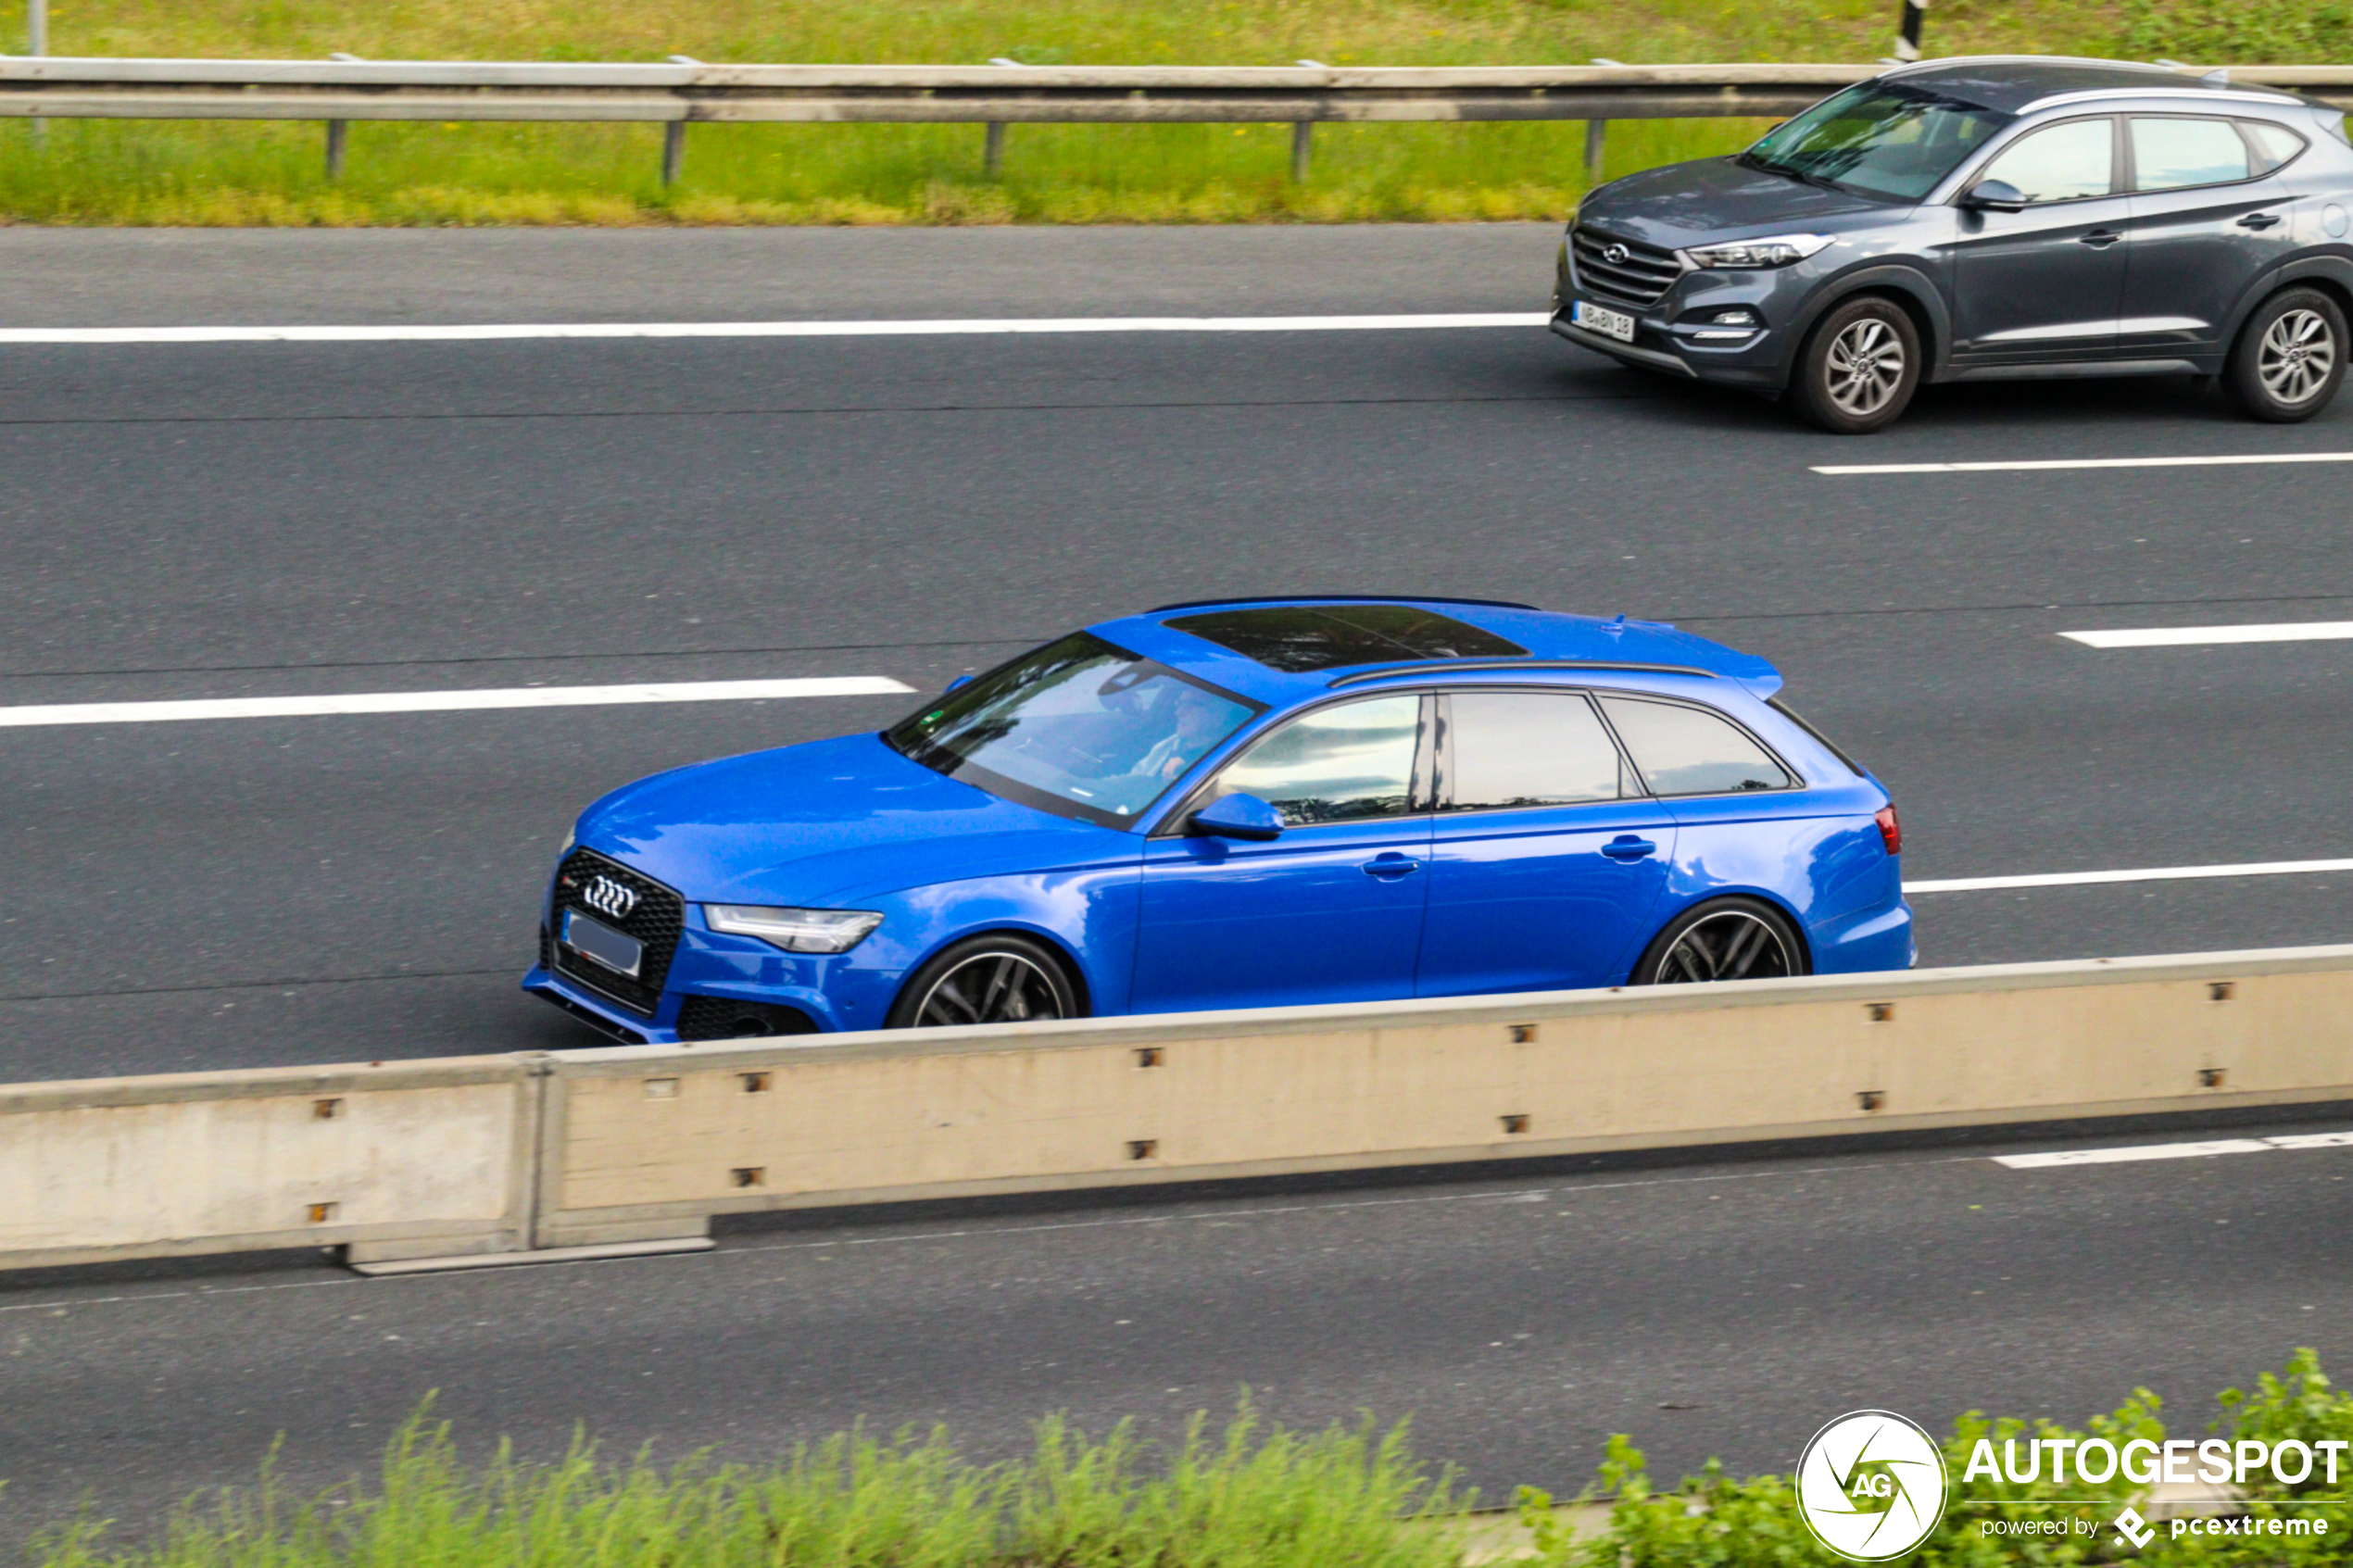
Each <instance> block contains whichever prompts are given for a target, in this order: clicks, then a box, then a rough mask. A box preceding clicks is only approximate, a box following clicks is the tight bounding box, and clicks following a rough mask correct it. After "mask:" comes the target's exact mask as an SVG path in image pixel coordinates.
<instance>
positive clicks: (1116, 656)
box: [883, 632, 1265, 827]
mask: <svg viewBox="0 0 2353 1568" xmlns="http://www.w3.org/2000/svg"><path fill="white" fill-rule="evenodd" d="M1263 711H1265V705H1264V704H1262V703H1255V702H1252V701H1251V700H1250V699H1248V698H1247V697H1240V696H1235V695H1234V694H1233V693H1231V692H1228V691H1224V690H1221V689H1220V688H1218V687H1216V686H1213V685H1211V684H1208V683H1207V682H1205V681H1200V680H1196V679H1194V678H1193V677H1192V676H1190V675H1185V674H1180V673H1178V672H1177V671H1174V670H1171V669H1169V668H1168V667H1167V666H1166V665H1164V664H1162V663H1159V662H1158V661H1156V660H1153V659H1144V658H1141V657H1139V656H1138V655H1136V654H1132V653H1129V652H1128V651H1127V650H1126V649H1125V648H1121V647H1115V646H1113V645H1112V644H1110V643H1107V642H1105V641H1103V640H1102V639H1101V637H1097V636H1095V635H1093V634H1092V633H1086V632H1080V633H1075V634H1073V635H1071V636H1067V637H1064V638H1063V639H1062V641H1060V642H1057V643H1049V644H1048V645H1047V646H1044V647H1042V648H1039V649H1038V650H1036V651H1035V652H1033V653H1027V654H1024V655H1023V656H1022V657H1021V658H1019V659H1014V660H1013V662H1012V663H1010V664H1004V665H1000V666H999V667H998V668H996V669H995V670H992V671H989V672H988V674H986V675H983V676H981V677H979V678H978V679H977V680H975V681H973V682H972V683H971V684H968V685H964V686H960V687H958V688H957V689H956V690H955V691H952V692H950V693H949V694H948V695H947V696H944V697H942V698H940V700H939V701H938V702H937V703H935V704H933V705H932V706H931V707H929V708H926V709H924V710H923V711H921V712H919V713H915V714H912V715H911V716H909V717H908V718H906V719H904V720H902V721H900V722H899V723H898V724H896V725H894V726H892V727H891V728H890V729H889V730H887V732H885V733H884V735H883V739H884V740H885V741H887V742H888V743H889V744H890V745H891V746H894V747H896V748H897V749H898V750H900V752H903V753H904V754H905V755H907V756H908V757H910V758H912V759H914V760H915V761H918V762H920V763H922V764H923V765H924V766H925V767H926V768H935V769H937V770H938V771H940V772H943V773H946V774H948V775H949V776H950V778H957V779H963V780H964V781H966V782H967V783H970V784H977V785H979V786H980V787H981V788H983V789H986V790H988V791H989V792H990V793H991V794H994V795H1001V796H1003V797H1005V798H1007V799H1008V800H1018V801H1020V802H1021V803H1022V804H1024V805H1026V806H1036V807H1039V808H1041V809H1045V810H1050V811H1056V812H1060V813H1061V814H1063V815H1064V816H1075V817H1081V818H1084V819H1086V820H1087V821H1089V822H1099V823H1101V824H1102V825H1103V826H1106V827H1126V826H1129V825H1130V824H1132V823H1133V822H1135V820H1136V819H1137V818H1138V817H1139V815H1141V814H1142V813H1143V811H1144V810H1146V809H1148V808H1149V807H1150V806H1151V804H1152V802H1153V801H1155V800H1157V799H1159V798H1160V797H1161V796H1162V795H1164V793H1166V792H1167V790H1168V787H1169V786H1170V785H1171V784H1175V783H1176V781H1177V780H1178V779H1180V778H1182V777H1183V776H1184V775H1185V774H1186V773H1187V772H1188V771H1190V770H1191V768H1192V765H1193V764H1194V763H1196V762H1198V761H1200V760H1201V759H1202V757H1204V756H1206V755H1207V754H1208V753H1209V752H1210V751H1211V750H1212V749H1214V747H1215V746H1217V745H1218V744H1219V743H1220V742H1222V741H1224V740H1225V739H1226V737H1227V736H1228V735H1230V734H1233V733H1234V732H1235V731H1236V730H1239V729H1240V728H1241V727H1242V726H1243V725H1244V724H1246V723H1248V722H1249V721H1251V719H1252V717H1254V716H1255V715H1257V714H1259V713H1261V712H1263Z"/></svg>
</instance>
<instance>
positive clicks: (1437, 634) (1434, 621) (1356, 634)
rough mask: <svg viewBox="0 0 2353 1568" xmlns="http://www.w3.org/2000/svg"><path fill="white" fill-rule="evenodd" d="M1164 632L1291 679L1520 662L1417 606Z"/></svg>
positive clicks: (1219, 617)
mask: <svg viewBox="0 0 2353 1568" xmlns="http://www.w3.org/2000/svg"><path fill="white" fill-rule="evenodd" d="M1163 624H1164V625H1166V626H1169V627H1171V628H1173V629H1174V630H1176V631H1178V632H1188V633H1191V634H1192V635H1194V636H1196V637H1200V638H1202V639H1203V640H1205V641H1207V642H1213V643H1215V644H1216V645H1217V646H1219V647H1224V648H1231V649H1233V650H1234V651H1235V652H1236V653H1238V654H1240V655H1242V656H1243V657H1244V658H1246V659H1256V660H1258V662H1259V663H1261V664H1264V665H1265V666H1267V667H1268V668H1270V669H1274V670H1281V671H1287V672H1288V673H1290V674H1294V675H1296V674H1303V673H1305V672H1307V671H1313V670H1340V669H1344V668H1346V667H1347V666H1349V665H1352V664H1396V663H1400V662H1403V661H1404V660H1408V659H1415V660H1419V659H1514V658H1517V657H1519V656H1520V655H1523V654H1525V653H1527V652H1528V650H1527V649H1526V648H1524V647H1521V646H1519V645H1518V644H1517V643H1510V642H1505V641H1504V639H1503V638H1501V637H1499V636H1497V635H1495V633H1492V632H1482V631H1480V630H1479V629H1478V627H1476V626H1470V625H1466V624H1465V623H1464V622H1462V621H1457V620H1455V619H1454V618H1453V617H1452V616H1448V615H1440V614H1438V613H1437V612H1436V611H1435V610H1428V609H1416V608H1414V607H1413V606H1412V605H1358V604H1351V605H1277V606H1270V607H1268V608H1263V609H1220V610H1212V611H1211V612H1210V613H1208V614H1206V615H1187V616H1181V617H1179V618H1177V619H1176V620H1175V621H1165V622H1164V623H1163Z"/></svg>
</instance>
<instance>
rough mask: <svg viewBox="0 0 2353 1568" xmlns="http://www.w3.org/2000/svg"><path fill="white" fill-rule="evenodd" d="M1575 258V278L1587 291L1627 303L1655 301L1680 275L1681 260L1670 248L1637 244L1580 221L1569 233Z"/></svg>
mask: <svg viewBox="0 0 2353 1568" xmlns="http://www.w3.org/2000/svg"><path fill="white" fill-rule="evenodd" d="M1569 245H1570V249H1571V251H1572V252H1573V253H1574V255H1575V257H1576V259H1577V281H1578V282H1580V283H1582V284H1584V285H1585V287H1586V289H1587V291H1588V292H1590V293H1592V294H1597V295H1601V296H1602V297H1603V298H1604V299H1613V300H1619V301H1622V302H1624V303H1625V304H1628V305H1655V304H1656V303H1657V301H1658V298H1659V296H1660V295H1663V294H1665V293H1666V292H1667V290H1668V289H1669V288H1671V287H1672V286H1674V282H1675V280H1676V279H1678V278H1680V277H1681V276H1682V275H1683V264H1682V263H1681V262H1680V261H1679V260H1677V259H1676V258H1675V253H1674V252H1673V251H1671V250H1661V249H1659V248H1658V247H1657V246H1656V245H1636V244H1635V243H1634V242H1633V241H1631V240H1621V239H1619V238H1618V237H1617V235H1615V234H1608V233H1604V232H1600V231H1599V230H1595V229H1588V228H1586V227H1585V226H1584V225H1583V224H1581V223H1580V224H1579V225H1578V227H1577V229H1576V231H1575V232H1573V233H1571V234H1570V235H1569Z"/></svg>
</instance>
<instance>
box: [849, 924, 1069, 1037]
mask: <svg viewBox="0 0 2353 1568" xmlns="http://www.w3.org/2000/svg"><path fill="white" fill-rule="evenodd" d="M1085 1015H1086V1009H1085V1008H1084V1007H1082V1006H1081V1005H1080V1004H1079V1000H1078V988H1077V986H1076V985H1074V984H1073V983H1072V981H1071V977H1070V971H1069V969H1068V967H1067V966H1065V965H1064V964H1063V960H1062V959H1061V958H1060V957H1059V956H1058V955H1056V954H1055V953H1053V952H1052V951H1051V950H1050V949H1048V948H1047V947H1046V946H1045V944H1043V943H1041V942H1037V941H1034V940H1032V939H1031V938H1029V937H1026V936H1020V935H1013V933H1010V932H1007V933H1003V934H1000V935H987V936H968V937H966V938H964V940H963V941H961V942H953V943H950V944H949V946H947V947H944V948H942V949H941V950H940V951H938V952H937V953H936V954H934V955H933V956H932V957H931V959H930V960H928V961H926V962H925V963H924V964H923V965H922V967H920V968H918V969H917V970H916V971H915V972H914V973H913V974H912V975H911V976H909V977H908V981H907V984H906V985H902V986H900V990H899V999H898V1000H897V1001H896V1002H894V1003H892V1004H891V1009H890V1018H889V1021H888V1024H887V1026H888V1027H889V1028H893V1029H953V1028H960V1027H963V1026H966V1025H970V1024H975V1023H1029V1022H1037V1021H1038V1020H1039V1019H1050V1018H1081V1017H1084V1016H1085Z"/></svg>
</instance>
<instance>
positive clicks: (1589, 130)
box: [1585, 55, 1626, 190]
mask: <svg viewBox="0 0 2353 1568" xmlns="http://www.w3.org/2000/svg"><path fill="white" fill-rule="evenodd" d="M1593 63H1594V64H1595V65H1597V66H1619V67H1623V66H1624V65H1625V64H1626V62H1625V61H1624V60H1608V59H1604V58H1603V57H1602V56H1599V55H1596V56H1593ZM1608 145H1609V121H1608V120H1606V119H1589V120H1587V121H1586V122H1585V185H1586V188H1587V189H1588V190H1590V189H1592V187H1593V186H1595V185H1598V184H1600V183H1601V182H1602V156H1603V154H1604V150H1605V149H1606V148H1607V147H1608Z"/></svg>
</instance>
